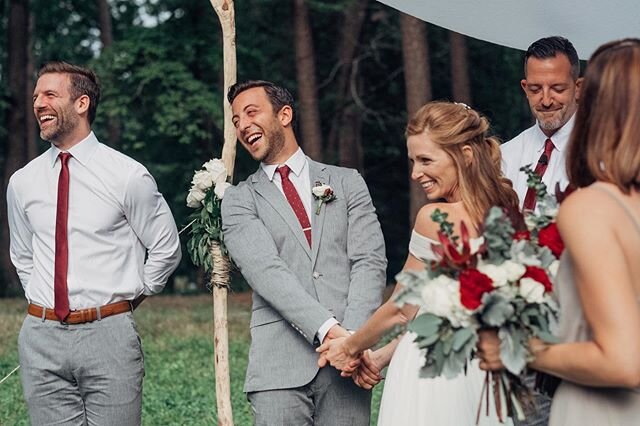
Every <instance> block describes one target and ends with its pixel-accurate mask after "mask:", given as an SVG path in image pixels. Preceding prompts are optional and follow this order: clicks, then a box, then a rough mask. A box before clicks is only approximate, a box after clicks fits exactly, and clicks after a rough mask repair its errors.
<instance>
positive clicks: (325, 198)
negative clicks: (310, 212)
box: [311, 182, 336, 214]
mask: <svg viewBox="0 0 640 426" xmlns="http://www.w3.org/2000/svg"><path fill="white" fill-rule="evenodd" d="M311 192H313V196H314V197H315V199H316V200H318V205H317V207H316V214H320V208H321V207H322V204H324V203H329V202H331V201H333V200H335V199H336V194H334V193H333V189H331V187H330V186H329V185H325V184H323V183H320V182H316V185H315V186H314V187H313V188H312V189H311Z"/></svg>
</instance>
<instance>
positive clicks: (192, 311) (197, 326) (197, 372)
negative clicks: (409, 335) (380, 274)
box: [0, 294, 382, 426]
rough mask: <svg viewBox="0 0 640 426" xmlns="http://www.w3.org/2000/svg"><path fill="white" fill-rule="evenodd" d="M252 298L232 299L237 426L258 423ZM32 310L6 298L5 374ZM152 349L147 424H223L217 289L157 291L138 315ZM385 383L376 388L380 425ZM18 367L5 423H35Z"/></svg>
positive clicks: (0, 421)
mask: <svg viewBox="0 0 640 426" xmlns="http://www.w3.org/2000/svg"><path fill="white" fill-rule="evenodd" d="M249 299H250V298H249V297H248V294H235V295H232V296H231V297H230V299H229V308H228V313H229V360H230V362H231V366H230V369H231V404H232V407H233V418H234V422H235V424H236V425H238V426H245V425H251V424H252V415H251V409H250V407H249V404H248V402H247V400H246V397H245V395H244V393H243V392H242V386H243V382H244V373H245V369H246V364H247V353H248V350H249V317H250V300H249ZM25 312H26V302H25V301H24V300H23V299H0V379H1V378H3V377H4V376H5V375H6V374H8V373H9V372H10V371H11V370H13V368H14V367H15V366H17V365H18V350H17V338H18V332H19V330H20V326H21V325H22V320H23V319H24V316H25ZM135 317H136V322H137V325H138V331H139V333H140V335H141V337H142V344H143V346H144V354H145V359H144V362H145V371H146V375H145V379H144V395H143V406H142V424H143V425H148V426H155V425H162V426H165V425H189V426H191V425H194V426H197V425H215V424H217V416H216V403H215V382H214V369H213V311H212V304H211V296H210V295H199V296H166V297H153V298H150V299H148V300H146V301H145V302H144V304H143V305H142V306H141V307H140V309H138V310H137V311H136V313H135ZM381 388H382V387H381V386H379V387H378V388H376V390H375V392H374V394H373V403H372V406H373V407H374V408H373V413H372V423H371V424H372V425H373V424H375V418H376V417H377V411H378V406H379V403H380V395H381V391H382V389H381ZM28 424H29V421H28V414H27V411H26V406H25V404H24V401H23V399H22V388H21V386H20V378H19V375H18V372H16V373H15V374H14V375H12V376H11V377H9V378H8V379H7V380H6V381H5V382H4V383H2V384H0V425H2V426H14V425H15V426H18V425H28Z"/></svg>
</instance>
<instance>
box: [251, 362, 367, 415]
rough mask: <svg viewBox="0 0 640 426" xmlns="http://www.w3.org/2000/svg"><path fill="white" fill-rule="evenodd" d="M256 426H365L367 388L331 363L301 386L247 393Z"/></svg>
mask: <svg viewBox="0 0 640 426" xmlns="http://www.w3.org/2000/svg"><path fill="white" fill-rule="evenodd" d="M247 397H248V399H249V402H250V403H251V408H252V410H253V413H254V416H255V425H256V426H290V425H295V426H302V425H304V426H308V425H317V426H369V421H370V415H371V391H367V390H364V389H362V388H360V387H358V386H356V384H355V383H353V380H351V378H344V377H341V376H340V372H339V371H338V370H336V369H335V368H333V367H331V366H326V367H324V368H321V369H320V370H319V371H318V374H316V376H315V378H314V379H313V380H312V381H311V382H310V383H308V384H307V385H305V386H301V387H299V388H294V389H275V390H267V391H259V392H250V393H248V394H247Z"/></svg>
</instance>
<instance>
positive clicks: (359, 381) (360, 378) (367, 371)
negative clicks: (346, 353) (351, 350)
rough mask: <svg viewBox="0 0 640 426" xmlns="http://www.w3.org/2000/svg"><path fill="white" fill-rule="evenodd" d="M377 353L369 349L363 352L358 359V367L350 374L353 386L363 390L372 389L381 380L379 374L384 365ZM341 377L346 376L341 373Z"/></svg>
mask: <svg viewBox="0 0 640 426" xmlns="http://www.w3.org/2000/svg"><path fill="white" fill-rule="evenodd" d="M377 352H378V351H376V352H372V351H371V349H368V350H366V351H364V352H363V353H362V356H361V357H360V365H359V366H358V368H357V369H356V370H355V371H354V372H353V373H352V374H351V378H352V379H353V381H354V382H355V384H356V385H358V386H360V387H361V388H363V389H367V390H368V389H372V388H373V387H374V386H375V385H377V384H378V383H380V381H381V380H382V376H381V374H380V372H381V371H382V369H383V368H384V365H383V361H382V359H381V356H380V354H379V352H378V353H377ZM341 375H342V376H343V377H347V376H348V375H347V374H346V373H345V372H342V373H341Z"/></svg>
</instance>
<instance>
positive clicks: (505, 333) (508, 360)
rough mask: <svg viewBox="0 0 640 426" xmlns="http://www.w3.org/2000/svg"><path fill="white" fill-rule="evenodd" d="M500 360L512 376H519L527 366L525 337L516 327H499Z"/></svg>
mask: <svg viewBox="0 0 640 426" xmlns="http://www.w3.org/2000/svg"><path fill="white" fill-rule="evenodd" d="M498 336H499V337H500V358H501V360H502V363H503V364H504V366H505V368H506V369H507V370H509V371H510V372H511V373H513V374H520V372H522V370H523V369H524V367H525V366H526V364H527V356H528V347H527V346H528V344H527V342H526V341H525V338H526V335H525V334H524V333H523V332H522V331H521V330H520V329H519V328H517V327H511V326H508V327H501V328H500V330H499V331H498Z"/></svg>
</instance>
